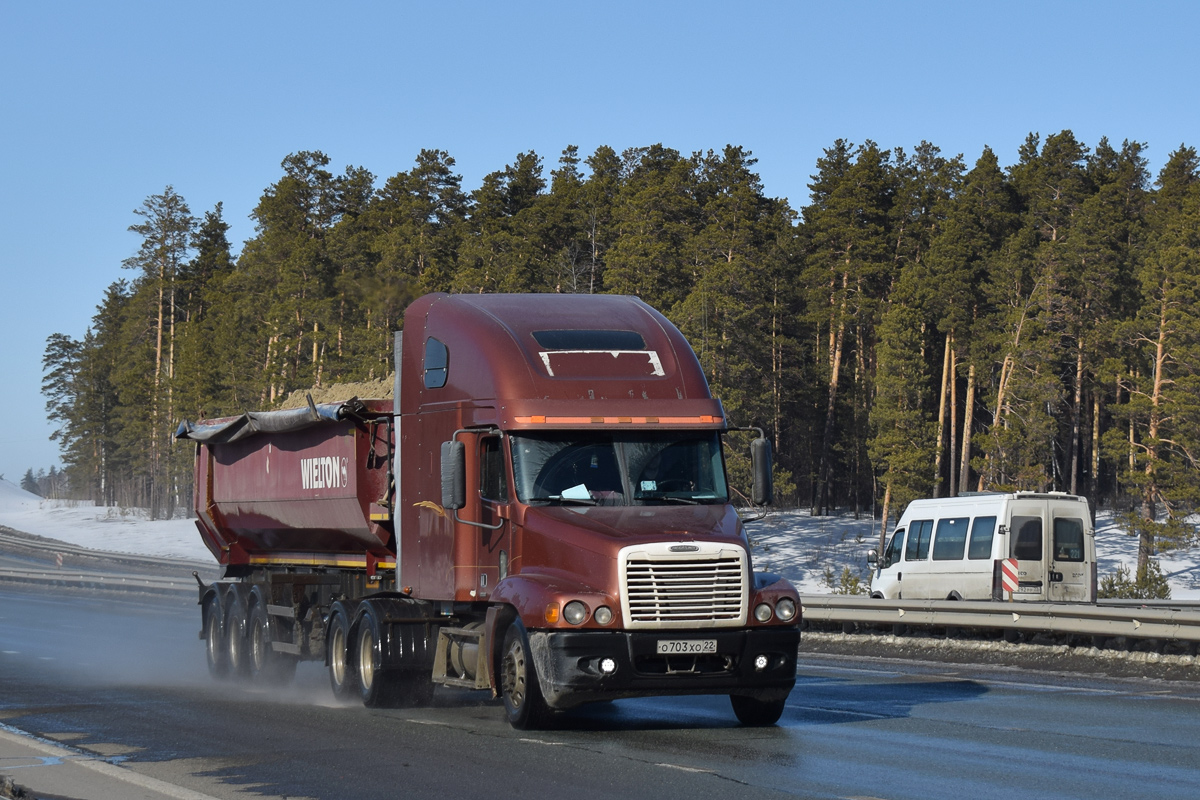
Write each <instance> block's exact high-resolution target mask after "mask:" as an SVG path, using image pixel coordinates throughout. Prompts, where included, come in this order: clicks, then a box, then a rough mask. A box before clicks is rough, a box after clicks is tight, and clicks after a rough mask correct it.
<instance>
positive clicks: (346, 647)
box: [325, 604, 358, 700]
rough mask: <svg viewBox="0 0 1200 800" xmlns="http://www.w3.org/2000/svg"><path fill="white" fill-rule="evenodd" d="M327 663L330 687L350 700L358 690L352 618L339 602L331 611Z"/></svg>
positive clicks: (338, 694) (343, 698) (335, 695)
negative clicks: (353, 650) (351, 653)
mask: <svg viewBox="0 0 1200 800" xmlns="http://www.w3.org/2000/svg"><path fill="white" fill-rule="evenodd" d="M326 642H327V644H326V647H325V663H326V664H328V665H329V687H330V688H331V689H333V696H334V697H336V698H337V699H339V700H349V699H350V698H352V697H354V695H355V694H356V693H357V691H358V675H357V674H356V673H355V671H354V664H353V661H352V660H351V658H350V618H349V615H348V614H346V612H345V610H344V609H343V608H342V607H341V606H340V605H338V604H335V605H334V608H333V610H332V611H330V612H329V629H328V632H327V634H326Z"/></svg>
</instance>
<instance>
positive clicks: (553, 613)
mask: <svg viewBox="0 0 1200 800" xmlns="http://www.w3.org/2000/svg"><path fill="white" fill-rule="evenodd" d="M546 622H549V623H550V624H551V625H553V624H554V623H556V622H558V603H551V604H550V605H548V606H546Z"/></svg>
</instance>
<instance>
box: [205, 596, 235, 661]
mask: <svg viewBox="0 0 1200 800" xmlns="http://www.w3.org/2000/svg"><path fill="white" fill-rule="evenodd" d="M224 619H225V618H224V615H223V614H222V613H221V600H220V598H219V597H217V596H216V595H213V596H211V597H209V598H208V599H207V600H205V601H204V660H205V661H207V662H208V674H209V675H212V676H213V677H214V678H217V679H218V680H223V679H225V678H227V677H229V644H228V643H227V642H226V641H225V629H224V627H223V626H222V623H223V622H224Z"/></svg>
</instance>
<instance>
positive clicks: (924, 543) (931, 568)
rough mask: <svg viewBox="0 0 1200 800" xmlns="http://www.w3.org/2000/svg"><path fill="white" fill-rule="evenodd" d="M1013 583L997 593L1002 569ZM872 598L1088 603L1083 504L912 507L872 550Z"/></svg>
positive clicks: (1012, 499)
mask: <svg viewBox="0 0 1200 800" xmlns="http://www.w3.org/2000/svg"><path fill="white" fill-rule="evenodd" d="M1005 559H1015V560H1016V566H1017V573H1018V575H1017V577H1018V579H1019V580H1018V584H1017V586H1016V588H1015V591H1012V592H1011V595H1009V594H1007V593H1005V592H1004V588H1003V580H1002V575H1001V570H1002V565H1001V562H1002V561H1004V560H1005ZM867 563H869V564H870V565H872V566H873V567H874V568H875V571H874V573H873V575H872V577H871V596H872V597H878V598H884V599H888V600H930V599H933V600H990V599H997V600H998V599H1003V598H1006V597H1009V596H1011V598H1012V599H1013V600H1045V601H1051V602H1094V601H1095V599H1096V539H1095V530H1094V528H1093V526H1092V515H1091V511H1090V509H1089V508H1088V502H1087V500H1086V499H1085V498H1083V497H1078V496H1076V495H1070V494H1064V493H1061V492H1047V493H1035V492H1012V493H998V492H997V493H990V492H980V493H972V494H969V495H964V496H962V497H950V498H942V499H930V500H914V501H913V502H911V503H909V504H908V508H906V509H904V514H903V515H902V516H901V517H900V521H899V522H898V523H897V524H896V529H895V530H894V531H893V533H892V536H891V539H889V540H888V543H887V547H886V548H885V549H884V551H883V555H882V556H880V555H879V554H878V553H876V552H875V551H874V550H871V551H870V552H869V553H868V554H867Z"/></svg>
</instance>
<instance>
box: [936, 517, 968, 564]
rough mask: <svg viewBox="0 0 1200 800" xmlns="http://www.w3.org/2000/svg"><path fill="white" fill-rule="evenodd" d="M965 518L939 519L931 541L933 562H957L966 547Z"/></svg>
mask: <svg viewBox="0 0 1200 800" xmlns="http://www.w3.org/2000/svg"><path fill="white" fill-rule="evenodd" d="M968 521H969V520H968V519H967V517H951V518H950V519H939V520H938V524H937V538H936V539H934V540H933V560H934V561H957V560H958V559H960V558H962V557H963V551H964V550H965V549H966V547H967V522H968Z"/></svg>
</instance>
